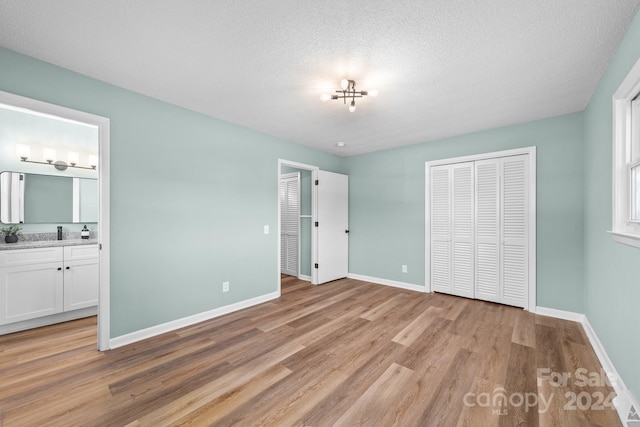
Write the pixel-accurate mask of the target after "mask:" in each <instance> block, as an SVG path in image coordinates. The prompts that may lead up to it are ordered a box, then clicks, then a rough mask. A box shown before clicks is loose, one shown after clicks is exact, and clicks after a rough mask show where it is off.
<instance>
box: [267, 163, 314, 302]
mask: <svg viewBox="0 0 640 427" xmlns="http://www.w3.org/2000/svg"><path fill="white" fill-rule="evenodd" d="M282 166H287V167H291V168H296V169H302V170H308V171H311V181H312V183H311V223H312V224H314V223H315V222H316V221H317V219H318V207H317V203H318V188H317V187H316V186H315V185H313V183H314V182H315V181H316V180H317V179H318V171H319V170H320V167H318V166H314V165H308V164H305V163H299V162H294V161H291V160H284V159H278V181H277V182H278V187H277V191H276V195H277V197H278V203H276V205H277V209H278V211H277V212H278V216H277V218H278V239H277V240H278V252H277V254H278V255H277V260H276V261H277V266H278V268H277V270H276V271H277V272H278V275H277V283H278V294H281V293H282V280H281V279H280V263H281V262H282V260H281V255H280V253H281V252H280V251H281V250H282V247H281V246H282V244H281V242H280V233H281V231H282V230H281V229H280V215H281V214H282V213H281V212H280V178H281V176H282V175H283V174H282ZM300 234H302V233H300ZM317 239H318V230H317V229H316V227H311V265H312V268H311V284H312V285H317V284H318V272H317V271H316V269H315V268H313V264H314V263H315V262H316V260H317V259H318V252H317V249H318V248H317V246H316V242H317V241H318V240H317ZM299 246H300V245H298V247H299ZM298 262H300V257H298ZM298 270H299V269H298ZM298 274H300V272H299V271H298Z"/></svg>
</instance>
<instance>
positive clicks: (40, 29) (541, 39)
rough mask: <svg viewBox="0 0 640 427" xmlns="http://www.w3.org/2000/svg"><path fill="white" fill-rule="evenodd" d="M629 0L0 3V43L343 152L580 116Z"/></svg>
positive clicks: (634, 4)
mask: <svg viewBox="0 0 640 427" xmlns="http://www.w3.org/2000/svg"><path fill="white" fill-rule="evenodd" d="M639 3H640V0H615V1H613V0H588V1H585V0H535V1H514V0H485V1H477V0H476V1H474V0H456V1H453V0H422V1H416V0H414V1H408V0H405V1H400V0H398V1H391V0H367V1H362V0H355V1H344V0H323V1H301V0H298V1H294V0H270V1H264V0H218V1H205V0H191V1H170V0H162V1H160V0H135V1H132V0H109V1H104V0H56V1H43V0H1V1H0V45H2V46H4V47H7V48H9V49H12V50H15V51H17V52H21V53H24V54H26V55H30V56H33V57H35V58H38V59H41V60H44V61H47V62H50V63H53V64H56V65H59V66H61V67H64V68H67V69H70V70H73V71H76V72H79V73H82V74H85V75H88V76H91V77H94V78H97V79H100V80H103V81H106V82H109V83H112V84H114V85H117V86H121V87H124V88H127V89H130V90H133V91H136V92H139V93H142V94H145V95H148V96H151V97H154V98H157V99H160V100H163V101H167V102H171V103H173V104H177V105H181V106H183V107H186V108H189V109H192V110H195V111H199V112H202V113H205V114H207V115H210V116H213V117H217V118H221V119H223V120H227V121H229V122H232V123H237V124H239V125H242V126H246V127H249V128H252V129H256V130H258V131H262V132H264V133H267V134H270V135H273V136H276V137H279V138H283V139H286V140H290V141H293V142H297V143H301V144H305V145H308V146H311V147H315V148H317V149H320V150H323V151H328V152H331V153H335V154H338V155H343V156H348V155H353V154H360V153H365V152H370V151H375V150H380V149H386V148H392V147H397V146H403V145H409V144H415V143H419V142H425V141H430V140H435V139H438V138H443V137H447V136H453V135H460V134H464V133H469V132H473V131H477V130H482V129H488V128H494V127H497V126H503V125H508V124H513V123H519V122H525V121H530V120H535V119H539V118H544V117H551V116H556V115H559V114H564V113H569V112H574V111H580V110H582V109H583V108H584V107H585V106H586V104H587V103H588V101H589V98H590V96H591V94H592V92H593V90H594V89H595V86H596V84H597V82H598V80H599V79H600V77H601V75H602V73H603V72H604V70H605V68H606V65H607V63H608V61H609V59H610V58H611V56H612V54H613V52H614V51H615V49H616V47H617V46H618V43H619V42H620V40H621V39H622V37H623V35H624V32H625V31H626V29H627V28H628V26H629V24H630V22H631V19H632V18H633V16H634V14H635V13H636V11H637V10H638V6H639ZM0 65H1V64H0ZM342 78H351V79H355V80H356V82H357V88H358V89H365V90H366V89H371V88H377V89H379V91H380V95H379V96H378V97H377V98H364V99H362V100H358V101H357V110H356V112H354V113H349V112H348V109H347V107H346V106H345V105H343V104H342V102H341V101H329V102H326V103H323V102H321V101H320V99H319V97H320V94H321V93H323V92H326V91H331V90H333V89H336V88H337V87H338V85H339V82H340V80H341V79H342ZM339 141H342V142H345V143H346V147H344V148H338V147H336V146H335V144H336V143H337V142H339Z"/></svg>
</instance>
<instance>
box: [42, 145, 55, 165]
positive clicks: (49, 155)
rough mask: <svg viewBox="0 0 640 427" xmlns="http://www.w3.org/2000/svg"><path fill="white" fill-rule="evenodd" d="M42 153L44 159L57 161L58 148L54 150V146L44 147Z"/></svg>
mask: <svg viewBox="0 0 640 427" xmlns="http://www.w3.org/2000/svg"><path fill="white" fill-rule="evenodd" d="M42 154H44V159H45V160H46V161H47V162H49V163H53V162H55V161H56V150H54V149H53V148H43V149H42Z"/></svg>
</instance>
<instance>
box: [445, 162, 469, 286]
mask: <svg viewBox="0 0 640 427" xmlns="http://www.w3.org/2000/svg"><path fill="white" fill-rule="evenodd" d="M473 170H474V168H473V162H467V163H457V164H454V165H451V177H450V180H451V264H452V267H453V268H452V270H451V274H452V277H451V285H452V287H451V293H452V294H454V295H459V296H463V297H468V298H473V296H474V277H473V276H474V262H473V234H474V233H473V229H474V214H473V211H474V209H473V205H474V197H473V196H474V186H473Z"/></svg>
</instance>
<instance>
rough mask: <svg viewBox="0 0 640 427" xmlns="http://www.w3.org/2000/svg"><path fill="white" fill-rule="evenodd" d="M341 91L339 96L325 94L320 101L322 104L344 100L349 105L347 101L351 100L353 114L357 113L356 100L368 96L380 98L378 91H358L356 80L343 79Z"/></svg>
mask: <svg viewBox="0 0 640 427" xmlns="http://www.w3.org/2000/svg"><path fill="white" fill-rule="evenodd" d="M340 87H341V89H338V90H336V93H337V95H330V94H328V93H323V94H322V95H320V100H321V101H322V102H325V101H328V100H330V99H342V100H343V101H344V104H345V105H346V104H347V100H348V99H350V100H351V102H350V103H349V111H350V112H351V113H353V112H354V111H356V98H363V97H365V96H367V95H369V96H373V97H375V96H378V91H377V90H376V89H372V90H369V91H367V90H356V81H355V80H347V79H342V81H341V82H340Z"/></svg>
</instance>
